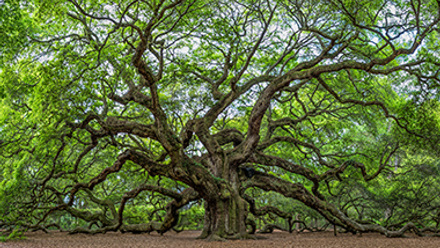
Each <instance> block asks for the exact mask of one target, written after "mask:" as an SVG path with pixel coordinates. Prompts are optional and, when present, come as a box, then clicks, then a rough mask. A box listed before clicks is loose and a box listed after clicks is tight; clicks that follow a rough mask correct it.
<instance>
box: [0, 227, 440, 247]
mask: <svg viewBox="0 0 440 248" xmlns="http://www.w3.org/2000/svg"><path fill="white" fill-rule="evenodd" d="M199 234H200V232H198V231H184V232H181V233H174V232H168V233H166V234H164V235H163V236H160V235H159V234H156V233H154V234H138V235H135V234H121V233H107V234H97V235H93V236H92V235H85V234H76V235H68V234H67V233H60V232H53V233H48V234H46V233H43V232H35V233H28V234H26V236H27V239H25V240H15V241H9V242H6V243H0V248H6V247H8V248H18V247H20V248H21V247H23V248H28V247H32V248H40V247H41V248H42V247H44V248H52V247H62V248H70V247H72V248H73V247H75V248H87V247H90V248H104V247H105V248H113V247H115V248H116V247H118V248H120V247H130V248H136V247H142V248H149V247H154V248H155V247H172V248H174V247H175V248H190V247H191V248H193V247H203V248H229V247H243V248H261V247H270V248H278V247H288V248H302V247H304V248H324V247H325V248H326V247H335V248H356V247H362V248H369V247H371V248H373V247H374V248H380V247H383V248H385V247H386V248H390V247H391V248H393V247H396V248H403V247H409V248H411V247H414V248H424V247H433V248H435V247H440V238H431V237H423V238H420V237H416V236H413V235H408V237H407V238H393V239H390V238H386V237H384V236H381V235H379V234H363V235H362V237H360V236H359V235H352V234H339V235H338V236H337V237H334V236H333V233H332V232H321V233H299V234H297V233H292V234H290V233H287V232H274V233H272V234H259V235H257V236H258V237H263V238H265V239H259V240H235V241H226V242H207V241H203V240H196V239H195V238H196V237H197V236H198V235H199Z"/></svg>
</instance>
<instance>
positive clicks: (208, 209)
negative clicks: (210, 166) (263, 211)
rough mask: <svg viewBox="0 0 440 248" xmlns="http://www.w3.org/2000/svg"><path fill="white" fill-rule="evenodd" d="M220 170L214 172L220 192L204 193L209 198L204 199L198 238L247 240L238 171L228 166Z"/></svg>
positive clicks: (244, 211)
mask: <svg viewBox="0 0 440 248" xmlns="http://www.w3.org/2000/svg"><path fill="white" fill-rule="evenodd" d="M225 167H228V168H227V169H225ZM217 168H220V167H217ZM221 168H222V170H216V171H214V175H215V176H216V180H217V183H218V184H219V185H220V188H221V190H220V192H206V193H207V195H208V196H209V197H207V198H206V199H205V218H204V228H203V232H202V234H201V235H200V237H199V238H207V239H209V240H223V239H238V238H247V237H249V236H248V235H247V232H246V224H245V223H246V216H247V203H246V201H245V200H244V199H243V198H242V197H241V195H240V182H239V180H240V179H239V175H238V171H237V169H234V168H229V166H221Z"/></svg>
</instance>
